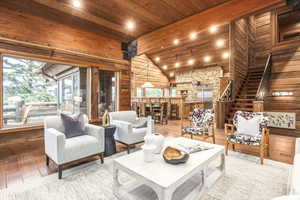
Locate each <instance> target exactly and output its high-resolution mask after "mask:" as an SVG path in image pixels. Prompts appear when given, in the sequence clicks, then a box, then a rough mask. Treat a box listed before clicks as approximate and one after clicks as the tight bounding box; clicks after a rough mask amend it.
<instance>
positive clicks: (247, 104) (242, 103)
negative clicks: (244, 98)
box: [234, 102, 253, 106]
mask: <svg viewBox="0 0 300 200" xmlns="http://www.w3.org/2000/svg"><path fill="white" fill-rule="evenodd" d="M234 106H253V103H245V102H240V103H239V102H235V103H234Z"/></svg>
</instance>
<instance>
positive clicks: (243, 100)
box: [235, 98, 254, 102]
mask: <svg viewBox="0 0 300 200" xmlns="http://www.w3.org/2000/svg"><path fill="white" fill-rule="evenodd" d="M253 100H254V99H247V98H246V99H243V98H236V99H235V101H241V102H245V101H251V102H252V101H253Z"/></svg>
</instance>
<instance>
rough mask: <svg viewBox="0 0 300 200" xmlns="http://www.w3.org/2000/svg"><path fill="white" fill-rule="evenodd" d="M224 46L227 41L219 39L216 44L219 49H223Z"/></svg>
mask: <svg viewBox="0 0 300 200" xmlns="http://www.w3.org/2000/svg"><path fill="white" fill-rule="evenodd" d="M224 44H225V41H224V40H223V39H219V40H217V42H216V46H217V47H222V46H224Z"/></svg>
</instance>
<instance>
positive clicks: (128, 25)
mask: <svg viewBox="0 0 300 200" xmlns="http://www.w3.org/2000/svg"><path fill="white" fill-rule="evenodd" d="M126 28H127V29H128V30H130V31H132V30H133V29H134V28H135V23H134V22H133V21H131V20H130V21H128V22H127V23H126Z"/></svg>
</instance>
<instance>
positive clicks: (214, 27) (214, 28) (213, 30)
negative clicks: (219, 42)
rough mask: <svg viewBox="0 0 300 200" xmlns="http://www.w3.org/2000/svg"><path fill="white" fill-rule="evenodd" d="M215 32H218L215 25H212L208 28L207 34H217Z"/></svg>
mask: <svg viewBox="0 0 300 200" xmlns="http://www.w3.org/2000/svg"><path fill="white" fill-rule="evenodd" d="M217 30H218V27H217V26H216V25H212V26H211V27H210V28H209V32H211V33H215V32H217Z"/></svg>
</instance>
